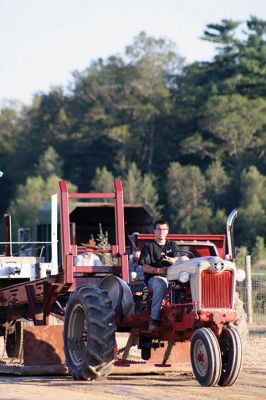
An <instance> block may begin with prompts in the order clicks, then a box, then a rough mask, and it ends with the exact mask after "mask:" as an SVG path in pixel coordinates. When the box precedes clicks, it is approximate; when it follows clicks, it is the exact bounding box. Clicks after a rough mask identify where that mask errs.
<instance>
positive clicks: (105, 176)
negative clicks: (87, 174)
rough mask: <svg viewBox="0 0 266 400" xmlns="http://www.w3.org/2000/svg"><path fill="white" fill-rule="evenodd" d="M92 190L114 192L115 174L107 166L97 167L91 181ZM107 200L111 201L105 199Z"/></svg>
mask: <svg viewBox="0 0 266 400" xmlns="http://www.w3.org/2000/svg"><path fill="white" fill-rule="evenodd" d="M91 187H92V190H94V191H95V192H99V193H101V192H113V191H114V176H113V174H112V172H110V171H108V170H107V168H106V167H103V168H99V167H97V168H96V172H95V176H94V178H93V180H92V182H91ZM105 201H106V202H108V201H110V200H108V199H105Z"/></svg>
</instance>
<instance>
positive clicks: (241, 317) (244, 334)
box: [230, 292, 248, 352]
mask: <svg viewBox="0 0 266 400" xmlns="http://www.w3.org/2000/svg"><path fill="white" fill-rule="evenodd" d="M234 309H235V310H236V311H237V319H236V320H235V321H234V322H231V323H230V327H231V328H235V329H236V330H237V331H238V333H239V336H240V338H241V342H242V349H243V352H244V351H245V348H246V345H247V341H248V326H247V314H246V313H245V310H244V307H243V301H242V300H241V299H240V297H239V293H238V292H236V293H235V303H234Z"/></svg>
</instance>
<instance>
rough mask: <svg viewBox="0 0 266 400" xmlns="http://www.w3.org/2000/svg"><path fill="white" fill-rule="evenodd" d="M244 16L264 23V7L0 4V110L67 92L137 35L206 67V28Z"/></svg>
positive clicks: (176, 0)
mask: <svg viewBox="0 0 266 400" xmlns="http://www.w3.org/2000/svg"><path fill="white" fill-rule="evenodd" d="M251 15H255V16H257V17H259V18H262V19H266V0H0V57H1V58H0V107H3V106H4V105H5V104H6V103H7V102H8V101H9V100H19V101H20V102H22V103H24V104H31V102H32V99H33V97H34V95H35V94H36V93H40V92H42V93H48V92H49V91H50V90H51V88H52V87H55V86H62V87H65V88H66V87H67V86H68V85H69V84H70V83H71V81H72V73H73V72H74V71H79V72H82V71H83V70H84V69H85V68H86V67H88V66H89V65H90V63H91V62H92V61H93V60H96V59H98V58H103V59H105V58H107V57H108V56H110V55H114V54H120V55H123V52H124V50H125V47H126V46H127V45H130V44H132V42H133V40H134V37H136V36H137V35H138V34H139V33H140V32H141V31H145V32H146V33H147V34H149V35H151V36H153V37H156V38H159V37H162V38H166V39H171V40H172V41H174V42H175V43H176V45H177V48H178V50H179V53H180V55H181V56H183V57H185V59H186V61H187V62H192V61H195V60H198V61H203V60H210V59H212V57H213V56H214V54H215V50H214V46H213V45H211V44H210V43H208V42H204V41H202V40H201V39H200V37H201V36H202V34H203V31H204V29H205V27H206V25H207V24H209V23H219V22H221V20H222V19H223V18H227V19H229V18H230V19H233V20H237V21H246V20H247V19H248V18H249V17H250V16H251Z"/></svg>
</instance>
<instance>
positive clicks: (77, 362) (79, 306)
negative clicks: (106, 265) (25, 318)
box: [64, 285, 116, 380]
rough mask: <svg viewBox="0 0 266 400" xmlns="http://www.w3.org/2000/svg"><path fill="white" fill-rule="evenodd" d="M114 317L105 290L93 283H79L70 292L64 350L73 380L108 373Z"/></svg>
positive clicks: (113, 346) (97, 377)
mask: <svg viewBox="0 0 266 400" xmlns="http://www.w3.org/2000/svg"><path fill="white" fill-rule="evenodd" d="M114 316H115V314H114V311H113V309H112V303H111V300H110V298H109V297H108V294H107V292H105V291H103V290H102V289H100V288H98V287H97V286H93V285H86V286H81V287H79V288H78V289H76V290H75V291H74V292H73V293H72V294H71V296H70V298H69V300H68V303H67V307H66V313H65V319H64V350H65V356H66V363H67V366H68V368H69V372H70V374H71V375H72V376H73V378H74V379H75V380H96V379H99V378H103V377H106V376H107V375H109V374H110V372H111V368H112V363H113V359H114V348H115V331H116V327H115V323H114Z"/></svg>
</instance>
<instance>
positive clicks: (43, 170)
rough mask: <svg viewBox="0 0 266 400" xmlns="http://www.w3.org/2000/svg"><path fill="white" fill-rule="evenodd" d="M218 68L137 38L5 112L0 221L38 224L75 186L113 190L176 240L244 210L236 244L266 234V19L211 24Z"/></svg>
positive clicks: (208, 32)
mask: <svg viewBox="0 0 266 400" xmlns="http://www.w3.org/2000/svg"><path fill="white" fill-rule="evenodd" d="M202 40H206V41H209V42H212V43H213V45H214V46H215V56H214V57H213V59H212V60H210V61H208V62H206V61H204V62H203V61H196V62H193V63H191V64H187V63H186V62H185V60H184V58H183V57H182V55H180V54H179V52H178V49H177V47H176V45H175V43H174V42H172V41H171V40H169V39H162V38H154V37H151V36H149V35H148V34H146V33H145V32H141V33H140V34H139V35H138V36H136V38H135V39H134V40H133V42H132V44H130V45H129V46H127V47H126V48H125V51H124V53H123V54H122V55H114V56H111V57H109V58H107V59H98V60H96V61H93V62H91V63H90V65H89V66H88V68H86V69H85V70H84V71H81V72H80V71H75V72H74V73H73V76H72V80H71V82H70V83H69V85H68V86H67V87H55V88H52V89H51V90H50V91H49V93H47V94H45V93H37V94H36V95H35V96H34V99H33V101H32V104H30V105H29V106H25V105H21V104H18V103H16V102H10V103H8V104H6V105H5V107H3V108H2V109H1V111H0V170H2V171H4V176H3V177H2V178H1V179H0V196H1V213H3V212H5V211H9V212H11V213H12V215H13V219H14V221H16V224H17V225H18V226H29V225H32V224H34V223H36V221H37V219H38V209H39V207H40V205H42V204H43V203H44V202H47V199H48V198H49V196H50V194H51V193H53V192H54V191H57V190H58V179H59V178H64V179H67V180H68V181H69V182H70V184H71V189H73V190H79V191H92V190H97V191H109V190H113V179H114V178H121V179H122V181H123V186H124V195H125V201H127V202H131V203H135V202H136V203H142V204H145V205H146V206H147V207H149V209H150V210H151V213H152V214H153V216H154V218H156V217H159V216H164V217H166V218H168V219H169V221H170V223H171V230H172V232H183V233H190V232H198V233H200V232H201V233H206V232H211V233H220V232H224V230H225V221H226V215H227V214H228V213H229V212H230V211H231V210H232V209H233V208H237V209H238V211H239V218H238V222H237V224H236V242H237V244H238V246H247V247H249V248H252V247H254V246H257V247H259V245H258V243H260V244H261V241H263V240H264V237H265V234H266V195H265V194H266V189H265V187H266V185H265V183H266V182H265V180H266V164H265V148H266V85H265V82H266V68H265V65H266V21H264V20H262V19H259V18H257V17H255V16H251V17H250V18H249V19H248V20H247V21H245V22H244V23H243V22H242V23H240V22H237V21H232V20H227V19H224V20H222V21H221V22H220V23H217V24H209V25H207V27H206V29H205V31H204V33H203V36H202Z"/></svg>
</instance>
